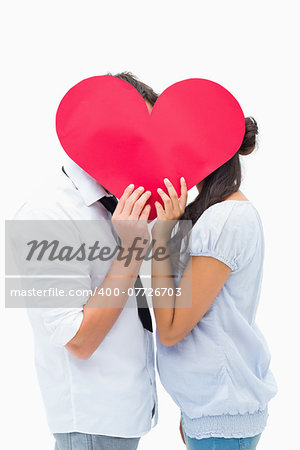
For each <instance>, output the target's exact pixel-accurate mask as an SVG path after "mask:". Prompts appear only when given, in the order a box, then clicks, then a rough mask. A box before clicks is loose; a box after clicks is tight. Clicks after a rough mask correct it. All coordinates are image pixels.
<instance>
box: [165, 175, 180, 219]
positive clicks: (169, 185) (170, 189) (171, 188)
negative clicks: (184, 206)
mask: <svg viewBox="0 0 300 450" xmlns="http://www.w3.org/2000/svg"><path fill="white" fill-rule="evenodd" d="M164 183H165V185H166V188H167V190H168V194H169V196H170V199H171V201H172V204H173V209H174V212H175V213H177V214H178V213H179V212H180V208H179V202H178V195H177V192H176V190H175V188H174V186H173V184H172V183H171V181H170V180H168V178H165V179H164Z"/></svg>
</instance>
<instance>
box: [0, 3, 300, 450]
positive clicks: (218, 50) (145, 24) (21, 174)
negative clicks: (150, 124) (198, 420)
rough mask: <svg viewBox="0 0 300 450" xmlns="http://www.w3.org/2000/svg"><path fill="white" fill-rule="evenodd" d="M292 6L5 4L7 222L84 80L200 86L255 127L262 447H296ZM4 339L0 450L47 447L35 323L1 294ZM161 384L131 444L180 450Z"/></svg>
mask: <svg viewBox="0 0 300 450" xmlns="http://www.w3.org/2000/svg"><path fill="white" fill-rule="evenodd" d="M297 3H298V2H296V1H291V0H286V1H285V2H282V1H281V2H279V1H276V0H273V1H268V0H251V1H241V0H236V1H234V0H226V1H224V0H222V1H210V2H208V1H206V2H203V1H200V0H197V1H188V0H187V1H185V2H183V1H180V2H179V1H177V0H172V1H170V0H167V1H166V0H161V1H160V2H158V1H156V0H152V1H151V2H150V1H149V2H145V1H143V0H139V1H130V0H128V1H113V0H110V1H108V0H107V1H105V2H102V1H100V0H97V1H94V0H86V1H78V0H51V1H50V0H49V1H41V0H39V1H38V0H26V1H21V0H18V1H14V0H10V1H7V2H5V4H4V2H3V5H2V8H1V9H2V14H1V27H0V28H1V34H2V36H1V43H2V56H1V63H2V64H1V66H2V68H1V77H2V82H1V87H0V89H1V135H0V137H1V141H2V142H1V158H2V162H1V169H2V170H1V215H2V213H3V218H7V219H8V218H11V216H12V215H13V214H14V212H15V211H16V209H17V207H18V205H19V204H20V203H21V202H22V201H23V200H25V199H26V198H27V197H28V196H29V195H30V191H32V190H34V189H38V187H37V186H38V185H39V184H40V183H41V182H43V181H45V179H46V177H48V176H50V175H51V174H54V173H55V171H57V170H60V166H59V162H60V158H61V155H62V149H61V148H60V145H59V142H58V140H57V137H56V134H55V127H54V119H55V112H56V108H57V106H58V103H59V101H60V99H61V98H62V96H63V95H64V94H65V92H66V91H67V90H68V89H69V88H70V87H71V86H73V85H74V84H75V83H77V82H78V81H80V80H82V79H83V78H87V77H89V76H92V75H102V74H104V73H106V72H107V71H111V72H113V73H115V72H118V71H122V70H129V71H132V72H133V73H134V74H136V75H137V76H138V77H139V78H140V79H141V80H142V81H144V82H146V83H149V84H150V85H151V86H152V87H153V88H154V89H155V90H157V91H158V92H161V91H162V90H164V89H165V88H166V87H167V86H168V85H170V84H172V83H174V82H176V81H179V80H182V79H185V78H190V77H200V78H208V79H211V80H213V81H216V82H218V83H220V84H222V85H223V86H224V87H226V88H227V89H228V90H229V91H230V92H231V93H232V94H233V95H234V96H235V97H236V98H237V99H238V100H239V102H240V104H241V106H242V108H243V110H244V113H245V115H250V114H251V115H253V116H254V117H255V118H256V120H257V121H258V124H259V128H260V141H259V149H258V150H257V152H256V153H255V154H252V155H251V156H249V157H245V158H244V160H243V164H244V167H245V181H244V182H243V186H242V191H243V192H244V193H245V194H246V196H247V197H248V198H249V199H250V200H251V201H252V202H253V203H254V204H255V206H256V207H257V209H258V210H259V212H260V214H261V217H262V220H263V224H264V230H265V239H266V260H265V272H264V283H263V290H262V297H261V304H260V307H259V310H258V316H257V322H258V325H259V326H260V328H261V330H262V332H263V333H264V335H265V337H266V339H267V342H268V344H269V347H270V349H271V352H272V362H271V369H272V371H273V373H274V375H275V377H276V380H277V383H278V386H279V393H278V395H277V396H276V397H275V398H274V399H273V400H272V401H271V403H270V405H269V412H270V417H269V422H268V426H267V428H266V430H265V431H264V433H263V435H262V438H261V441H260V444H259V448H260V449H266V450H274V449H283V448H284V449H288V448H295V446H294V442H295V439H298V438H297V437H296V436H295V435H297V434H298V429H299V423H298V418H299V400H300V399H299V387H298V386H299V345H298V343H299V342H300V341H299V328H300V325H299V301H300V298H299V264H298V259H299V254H300V249H299V229H300V224H299V214H298V209H299V187H298V186H299V178H300V172H299V163H300V157H299V154H300V148H299V125H298V123H299V100H300V98H299V86H298V83H299V76H300V73H299V66H298V65H297V62H298V61H297V60H298V56H299V33H298V32H297V29H299V24H298V21H297V18H298V14H297V6H298V5H297ZM3 158H5V159H4V161H3ZM1 227H2V229H3V222H2V224H1ZM2 236H3V233H2ZM3 253H4V252H3V251H2V252H1V254H2V261H1V262H2V263H3V260H4V256H3ZM2 280H4V278H3V277H2ZM3 285H4V283H3ZM2 292H3V293H4V286H3V290H2ZM3 297H4V295H3ZM0 332H1V359H0V361H1V363H3V364H1V367H2V368H1V390H2V392H1V409H2V416H1V422H0V423H1V428H2V430H3V431H2V432H1V447H2V448H3V449H5V450H15V449H30V450H40V449H43V450H50V449H51V450H53V438H52V436H51V435H50V434H49V431H48V427H47V423H46V419H45V414H44V409H43V405H42V401H41V397H40V392H39V388H38V384H37V380H36V376H35V371H34V365H33V348H32V347H33V345H32V344H33V343H32V333H31V329H30V327H29V324H28V322H27V317H26V315H25V313H24V311H21V310H5V309H4V298H3V301H2V302H1V323H0ZM158 389H159V413H160V417H159V424H158V426H157V427H156V428H155V429H154V430H153V431H152V432H151V433H150V434H148V435H147V436H146V437H145V438H143V439H142V441H141V444H140V449H144V450H146V449H152V448H154V447H155V448H170V449H171V448H172V449H174V450H176V449H180V448H183V445H182V443H181V441H180V438H179V434H178V419H179V413H178V411H177V408H176V407H175V406H174V404H173V402H172V401H171V400H170V398H169V397H168V395H167V394H166V393H165V392H164V391H163V389H162V388H161V386H160V385H159V386H158Z"/></svg>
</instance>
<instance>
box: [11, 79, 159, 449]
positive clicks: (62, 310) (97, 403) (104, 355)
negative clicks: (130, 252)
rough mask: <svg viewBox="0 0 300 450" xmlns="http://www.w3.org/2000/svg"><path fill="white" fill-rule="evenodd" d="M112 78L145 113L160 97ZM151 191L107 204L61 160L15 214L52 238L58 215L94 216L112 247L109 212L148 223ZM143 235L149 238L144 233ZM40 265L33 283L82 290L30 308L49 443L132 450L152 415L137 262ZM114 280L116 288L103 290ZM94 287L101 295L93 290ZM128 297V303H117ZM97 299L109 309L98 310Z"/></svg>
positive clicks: (59, 230) (133, 191) (84, 235)
mask: <svg viewBox="0 0 300 450" xmlns="http://www.w3.org/2000/svg"><path fill="white" fill-rule="evenodd" d="M108 75H111V74H110V73H109V74H108ZM115 76H116V77H118V78H120V79H123V80H124V81H126V82H128V83H130V84H131V85H132V86H134V87H135V88H136V89H137V90H138V92H139V93H140V94H141V95H142V96H143V98H144V100H145V102H146V104H147V107H148V110H149V112H151V109H152V107H153V105H154V103H155V101H156V100H157V98H158V95H157V94H155V92H154V91H153V90H152V89H151V88H150V87H149V86H147V85H146V84H144V83H142V82H141V81H139V80H138V79H137V78H135V77H134V76H133V75H132V74H131V73H128V72H124V73H120V74H117V75H115ZM149 195H150V194H149V193H147V192H143V189H138V187H136V188H134V187H133V186H129V187H128V188H127V189H126V191H125V193H124V195H123V196H122V198H121V199H120V201H119V203H118V205H117V207H116V205H114V206H113V207H112V208H111V203H109V202H108V204H107V202H105V201H104V200H105V199H106V200H107V199H108V200H109V199H110V200H111V199H115V198H114V197H112V195H111V194H110V193H109V192H108V191H107V190H106V189H105V188H104V187H103V186H102V185H100V184H99V183H98V182H96V180H94V179H93V178H92V177H91V176H89V175H88V174H87V173H86V172H84V171H83V170H82V169H81V168H80V167H79V166H78V165H77V164H75V163H74V162H73V161H72V160H70V159H69V158H67V160H66V163H65V164H64V166H63V171H62V172H61V181H60V184H59V186H57V187H56V189H54V187H51V190H50V193H48V194H47V193H44V192H42V193H40V199H35V200H34V201H32V202H28V203H25V204H24V205H23V206H22V207H21V209H20V210H19V212H18V213H17V215H16V219H19V220H23V219H25V220H28V219H30V220H38V221H39V220H40V219H42V220H44V221H45V222H43V229H44V230H46V231H47V233H50V236H51V237H52V238H53V239H54V240H55V239H57V240H59V239H61V240H62V236H63V234H64V233H65V232H66V229H65V221H98V220H99V223H101V221H102V224H103V226H102V229H101V230H100V231H101V232H99V236H100V235H101V237H100V240H102V244H106V245H107V246H111V247H113V245H114V243H115V239H116V236H115V234H114V227H112V226H111V224H112V222H111V218H113V219H114V216H116V217H117V218H118V219H119V221H120V222H119V223H120V224H121V223H122V221H124V223H125V222H126V221H127V220H128V219H134V220H144V222H146V220H145V219H147V217H148V215H149V209H148V207H147V206H146V207H145V204H146V202H147V200H148V198H149ZM103 199H104V200H103ZM115 200H116V199H115ZM130 205H131V206H130ZM132 205H133V206H134V205H137V206H134V208H132ZM115 207H116V209H115V212H114V211H113V210H114V208H115ZM53 221H57V222H55V223H56V224H57V225H55V226H54V225H53V223H54V222H53ZM39 223H40V222H39ZM80 223H81V222H80ZM99 223H98V225H97V226H98V227H99V226H100V225H99ZM127 223H128V222H127ZM47 224H49V225H47ZM109 224H110V226H109ZM47 227H48V229H47ZM90 227H91V226H90V225H89V226H88V225H86V226H82V227H80V226H79V225H78V228H77V225H76V226H73V228H72V227H71V228H70V230H72V231H69V230H68V231H67V234H68V235H69V238H70V240H71V241H72V243H74V244H76V245H77V244H78V245H81V244H82V243H83V242H84V243H86V242H90V238H91V231H90ZM75 228H76V229H75ZM117 231H118V235H119V238H120V240H121V244H124V243H125V244H126V245H127V244H129V237H130V236H129V237H128V235H130V232H128V229H127V230H123V231H122V230H117ZM143 232H144V233H145V236H146V233H147V231H145V230H144V231H143ZM24 233H25V235H26V232H25V231H24ZM145 236H144V237H145ZM131 237H133V235H132V231H131ZM126 245H125V247H126ZM47 264H48V263H44V265H39V264H38V263H36V265H34V266H33V269H32V266H31V269H30V274H32V273H34V275H37V280H39V279H40V278H41V277H42V276H43V275H45V274H46V275H47V274H48V278H46V283H47V287H49V288H50V287H52V288H53V287H54V284H55V286H56V287H61V286H62V285H61V284H60V283H62V281H61V280H62V278H64V277H65V278H66V279H68V280H69V281H68V283H71V286H72V291H74V292H83V293H84V292H85V293H86V294H83V295H82V296H81V297H79V298H78V297H77V298H76V300H74V301H73V302H70V303H68V301H69V300H72V299H71V298H69V299H68V300H67V301H66V300H64V304H63V306H61V305H60V304H59V307H48V306H49V305H47V307H42V308H36V307H35V308H28V315H29V319H30V322H31V324H32V327H33V331H34V337H35V362H36V369H37V374H38V378H39V383H40V387H41V392H42V395H43V399H44V403H45V407H46V411H47V417H48V422H49V426H50V429H51V432H52V433H53V435H54V437H55V439H56V449H57V450H71V449H72V450H81V449H93V450H100V449H120V450H123V449H124V450H125V449H129V450H133V449H136V448H137V446H138V442H139V439H140V437H141V436H142V435H144V434H146V433H147V432H148V431H149V430H150V429H151V427H152V426H154V425H155V424H156V422H157V404H156V403H157V396H156V387H155V374H154V355H153V335H152V332H151V331H152V330H151V323H150V324H149V320H150V322H151V317H150V316H149V315H148V317H147V314H146V315H145V310H144V313H143V311H141V308H140V309H138V308H137V307H136V305H137V304H138V298H137V297H136V296H135V294H134V291H133V294H132V295H129V294H128V293H129V292H132V288H133V287H134V286H136V285H135V282H136V277H137V275H138V273H139V270H140V264H141V263H140V262H135V261H133V262H132V264H131V265H129V266H126V264H125V262H124V260H120V261H117V260H116V259H115V260H114V261H112V260H109V259H108V260H101V261H100V260H99V259H96V258H95V259H91V260H89V261H87V259H85V260H83V261H79V262H78V261H76V263H75V262H74V263H72V264H69V266H68V265H64V266H61V269H59V270H60V271H61V272H60V277H55V276H54V277H53V279H52V278H51V274H53V271H52V272H51V270H52V269H49V268H48V269H47ZM57 264H58V265H57V267H58V268H59V267H60V266H59V263H57ZM49 267H50V263H49ZM49 274H50V275H49ZM120 274H121V275H122V276H121V277H120ZM55 275H56V274H55ZM39 277H40V278H39ZM29 278H30V277H29ZM70 280H71V281H70ZM115 287H117V288H118V290H119V291H118V292H119V293H121V294H119V295H117V294H115V296H114V295H110V296H109V295H106V294H105V292H108V291H107V289H108V290H109V289H110V290H111V291H113V292H114V288H115ZM101 289H102V291H103V290H104V294H103V293H102V296H100V297H99V295H98V294H101V292H102V291H101ZM130 289H131V291H130ZM111 291H110V292H111ZM91 292H94V294H93V295H91V294H90V293H91ZM122 292H123V294H122ZM87 293H89V294H87ZM128 296H129V297H130V298H129V300H131V303H132V304H133V305H135V307H129V308H127V307H125V308H124V306H125V305H126V302H127V300H128ZM117 297H118V298H117ZM99 298H101V301H102V302H103V303H101V305H102V304H105V305H106V307H104V308H103V307H98V306H99ZM56 300H57V299H56ZM129 300H128V301H129ZM114 301H117V303H118V304H117V303H116V305H117V306H116V307H113V306H114V305H115V304H114ZM105 302H106V303H105ZM53 304H54V303H53ZM111 305H112V306H111ZM67 306H68V307H67ZM107 306H108V307H107ZM147 311H148V310H146V312H147ZM148 314H149V311H148ZM145 317H146V318H145ZM147 321H148V324H147Z"/></svg>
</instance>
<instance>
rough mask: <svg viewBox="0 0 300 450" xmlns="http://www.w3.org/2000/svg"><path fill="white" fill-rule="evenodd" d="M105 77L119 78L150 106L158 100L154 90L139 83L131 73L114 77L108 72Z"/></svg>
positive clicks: (122, 73)
mask: <svg viewBox="0 0 300 450" xmlns="http://www.w3.org/2000/svg"><path fill="white" fill-rule="evenodd" d="M106 75H110V76H113V77H116V78H120V79H121V80H124V81H127V83H129V84H131V86H133V87H134V88H135V89H136V90H137V91H138V92H139V93H140V94H141V96H142V97H143V99H144V100H147V101H148V102H149V103H150V105H152V106H153V105H154V103H155V102H156V100H157V99H158V94H157V93H156V92H154V90H153V89H152V88H151V87H150V86H148V85H147V84H145V83H143V82H142V81H140V80H139V79H138V78H137V77H136V76H135V75H133V74H132V73H131V72H120V73H117V74H115V75H113V74H111V73H110V72H109V73H107V74H106Z"/></svg>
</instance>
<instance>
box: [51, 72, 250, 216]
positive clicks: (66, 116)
mask: <svg viewBox="0 0 300 450" xmlns="http://www.w3.org/2000/svg"><path fill="white" fill-rule="evenodd" d="M56 130H57V135H58V138H59V140H60V142H61V145H62V146H63V148H64V150H65V151H66V153H67V154H68V155H69V156H70V158H71V159H72V160H73V161H75V162H76V163H77V164H78V165H79V166H80V167H81V168H82V169H83V170H85V171H86V172H87V173H89V174H90V175H91V176H92V177H93V178H95V179H96V180H97V181H98V182H99V183H100V184H102V185H103V186H105V187H106V188H107V189H108V190H109V191H110V192H112V193H114V194H115V195H116V196H117V197H118V198H120V196H121V195H122V193H123V191H124V189H125V188H126V187H127V186H128V184H130V183H134V185H135V186H136V187H138V186H140V185H142V186H144V187H145V189H149V190H150V191H151V192H152V195H151V198H150V200H149V203H150V204H151V206H152V208H151V214H150V218H151V219H154V218H155V217H156V211H155V207H154V202H155V201H156V200H159V201H161V198H160V196H159V195H158V193H157V188H158V187H162V188H163V189H165V186H164V183H163V179H164V178H165V177H167V178H169V179H170V180H171V182H172V183H173V185H174V187H175V189H176V191H177V193H178V194H180V177H181V176H184V177H185V179H186V182H187V186H188V189H190V188H191V187H193V186H195V185H196V184H197V183H198V182H199V181H201V180H202V179H203V178H205V177H206V176H207V175H209V174H210V173H211V172H213V171H214V170H215V169H217V168H218V167H220V166H221V165H222V164H224V163H225V162H226V161H228V160H229V159H230V158H231V157H232V156H233V155H234V153H235V152H236V151H237V150H238V149H239V147H240V145H241V143H242V140H243V137H244V133H245V119H244V114H243V111H242V109H241V107H240V105H239V103H238V102H237V100H236V99H235V98H234V97H233V96H232V94H230V92H228V91H227V90H226V89H225V88H223V87H222V86H220V85H219V84H217V83H215V82H213V81H209V80H205V79H200V78H191V79H188V80H184V81H179V82H178V83H175V84H173V85H172V86H170V87H168V88H167V89H166V90H165V91H163V93H162V94H161V95H160V96H159V98H158V100H157V101H156V103H155V105H154V107H153V110H152V113H151V115H150V114H149V112H148V109H147V105H146V103H145V101H144V99H143V97H142V96H141V95H140V94H139V93H138V91H137V90H136V89H135V88H134V87H133V86H131V85H130V84H129V83H127V82H126V81H123V80H120V79H119V78H115V77H113V76H107V75H104V76H95V77H91V78H87V79H85V80H83V81H81V82H80V83H78V84H76V85H75V86H74V87H72V88H71V89H70V90H69V91H68V92H67V93H66V95H65V96H64V97H63V99H62V101H61V102H60V104H59V107H58V111H57V115H56Z"/></svg>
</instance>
